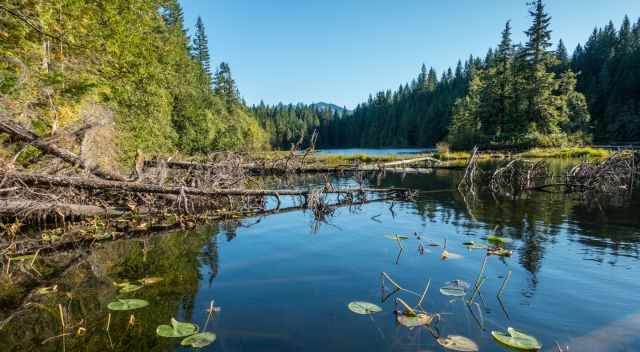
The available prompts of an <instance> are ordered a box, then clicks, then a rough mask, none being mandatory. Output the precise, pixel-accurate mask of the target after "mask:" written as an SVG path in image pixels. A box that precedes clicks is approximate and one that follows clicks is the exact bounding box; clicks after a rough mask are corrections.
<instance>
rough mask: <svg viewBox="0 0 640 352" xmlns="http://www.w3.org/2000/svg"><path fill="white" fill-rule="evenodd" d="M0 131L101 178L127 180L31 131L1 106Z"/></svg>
mask: <svg viewBox="0 0 640 352" xmlns="http://www.w3.org/2000/svg"><path fill="white" fill-rule="evenodd" d="M0 132H4V133H6V134H8V135H10V136H11V137H13V138H14V139H16V140H20V141H22V142H26V143H29V144H31V145H32V146H34V147H36V148H38V149H39V150H40V151H42V152H43V153H46V154H50V155H53V156H56V157H58V158H60V159H62V160H64V161H66V162H68V163H69V164H72V165H75V166H79V167H80V168H82V169H84V170H87V171H89V172H90V173H92V174H94V175H95V176H98V177H100V178H104V179H108V180H117V181H125V180H126V179H125V178H124V177H123V176H121V175H118V174H116V173H113V172H110V171H107V170H103V169H102V168H100V167H89V166H88V165H87V164H86V163H85V162H84V161H83V160H82V158H80V157H79V156H77V155H76V154H74V153H72V152H70V151H68V150H66V149H63V148H60V147H58V146H56V145H55V144H53V143H50V142H47V141H46V140H44V139H42V138H41V137H40V136H38V135H37V134H35V133H33V132H32V131H29V130H28V129H26V128H24V127H22V126H20V125H19V124H17V123H16V122H14V121H12V120H11V119H10V118H9V115H8V114H7V112H6V111H5V110H4V109H3V108H2V107H0Z"/></svg>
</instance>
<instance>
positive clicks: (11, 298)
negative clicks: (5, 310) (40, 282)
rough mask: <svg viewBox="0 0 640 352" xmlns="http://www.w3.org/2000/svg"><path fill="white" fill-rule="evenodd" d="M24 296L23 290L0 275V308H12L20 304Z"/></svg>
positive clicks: (7, 277)
mask: <svg viewBox="0 0 640 352" xmlns="http://www.w3.org/2000/svg"><path fill="white" fill-rule="evenodd" d="M23 295H24V288H21V287H20V285H18V284H15V283H14V282H13V280H11V278H10V277H9V276H8V275H6V274H4V273H2V274H0V307H13V306H15V305H17V304H18V303H20V300H21V299H22V297H23Z"/></svg>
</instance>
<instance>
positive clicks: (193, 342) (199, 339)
mask: <svg viewBox="0 0 640 352" xmlns="http://www.w3.org/2000/svg"><path fill="white" fill-rule="evenodd" d="M215 340H216V334H213V333H210V332H201V333H198V334H195V335H191V336H189V337H187V338H186V339H184V340H182V342H180V344H181V345H182V346H191V347H193V348H203V347H207V346H209V345H210V344H212V343H213V342H214V341H215Z"/></svg>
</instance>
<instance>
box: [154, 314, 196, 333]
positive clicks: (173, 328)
mask: <svg viewBox="0 0 640 352" xmlns="http://www.w3.org/2000/svg"><path fill="white" fill-rule="evenodd" d="M197 332H198V326H197V325H195V324H191V323H183V322H180V321H177V320H175V319H174V318H171V325H160V326H158V327H157V328H156V334H158V336H162V337H187V336H191V335H193V334H195V333H197Z"/></svg>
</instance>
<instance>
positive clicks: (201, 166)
mask: <svg viewBox="0 0 640 352" xmlns="http://www.w3.org/2000/svg"><path fill="white" fill-rule="evenodd" d="M424 162H431V163H432V164H431V165H429V166H427V167H400V166H405V165H413V164H418V163H424ZM280 164H282V163H279V164H278V163H266V162H263V163H259V162H252V163H246V164H242V165H240V167H241V168H243V169H245V170H246V171H247V173H248V174H250V175H254V176H255V175H283V174H314V173H353V172H378V171H385V172H392V173H416V174H422V173H430V172H432V170H434V169H449V170H461V169H464V166H458V165H442V164H443V162H442V161H440V160H438V159H435V158H432V157H421V158H415V159H408V160H399V161H394V162H389V163H381V164H369V165H359V166H344V165H339V166H323V165H300V166H291V167H286V166H285V165H286V164H283V165H280ZM161 165H164V166H166V167H168V168H169V169H176V170H209V169H212V168H217V167H220V165H219V164H215V163H210V164H209V163H197V162H188V161H168V162H165V163H162V162H160V161H158V160H145V162H144V166H145V167H147V168H156V167H160V166H161Z"/></svg>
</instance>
